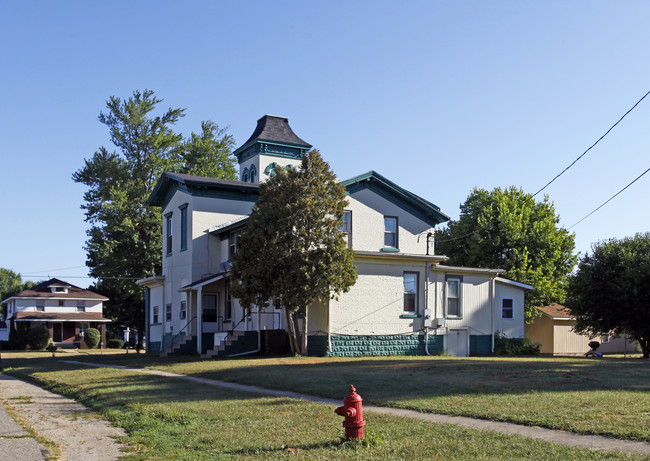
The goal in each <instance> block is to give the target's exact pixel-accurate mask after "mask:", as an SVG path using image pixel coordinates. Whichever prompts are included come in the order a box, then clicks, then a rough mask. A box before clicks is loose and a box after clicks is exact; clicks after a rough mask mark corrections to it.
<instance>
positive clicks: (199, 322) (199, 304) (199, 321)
mask: <svg viewBox="0 0 650 461" xmlns="http://www.w3.org/2000/svg"><path fill="white" fill-rule="evenodd" d="M196 298H197V299H196V326H197V328H198V330H199V331H198V332H197V333H196V352H198V354H199V355H201V350H202V347H201V346H202V339H203V338H202V336H203V287H199V291H197V292H196Z"/></svg>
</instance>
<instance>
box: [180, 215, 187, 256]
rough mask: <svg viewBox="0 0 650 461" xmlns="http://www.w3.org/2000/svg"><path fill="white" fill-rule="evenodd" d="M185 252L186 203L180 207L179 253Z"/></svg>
mask: <svg viewBox="0 0 650 461" xmlns="http://www.w3.org/2000/svg"><path fill="white" fill-rule="evenodd" d="M183 250H187V203H186V204H185V205H183V206H181V251H183Z"/></svg>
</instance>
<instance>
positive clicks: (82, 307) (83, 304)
mask: <svg viewBox="0 0 650 461" xmlns="http://www.w3.org/2000/svg"><path fill="white" fill-rule="evenodd" d="M77 312H86V301H77Z"/></svg>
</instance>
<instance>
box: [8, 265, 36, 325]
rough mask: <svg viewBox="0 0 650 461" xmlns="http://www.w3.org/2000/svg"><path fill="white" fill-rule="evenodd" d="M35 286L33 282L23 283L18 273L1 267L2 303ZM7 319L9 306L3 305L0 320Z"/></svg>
mask: <svg viewBox="0 0 650 461" xmlns="http://www.w3.org/2000/svg"><path fill="white" fill-rule="evenodd" d="M33 286H34V283H33V282H29V281H28V282H25V283H23V279H22V277H21V276H20V274H19V273H18V272H14V271H12V270H11V269H5V268H4V267H0V301H4V300H5V299H7V298H10V297H12V296H13V295H15V294H16V293H20V292H21V291H23V290H27V289H28V288H31V287H33ZM6 317H7V306H6V304H2V306H0V319H1V318H6Z"/></svg>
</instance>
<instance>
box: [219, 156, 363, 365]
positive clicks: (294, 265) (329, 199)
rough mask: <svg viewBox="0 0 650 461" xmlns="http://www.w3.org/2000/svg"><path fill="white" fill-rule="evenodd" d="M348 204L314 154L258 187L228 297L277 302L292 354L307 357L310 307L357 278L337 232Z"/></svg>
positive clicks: (249, 302)
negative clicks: (287, 333)
mask: <svg viewBox="0 0 650 461" xmlns="http://www.w3.org/2000/svg"><path fill="white" fill-rule="evenodd" d="M346 203H347V201H346V199H345V188H344V187H343V186H342V185H340V184H339V183H338V181H337V180H336V177H335V176H334V173H332V171H331V169H330V168H329V165H328V164H327V163H326V162H325V161H324V160H323V159H322V158H321V156H320V154H319V153H318V151H316V150H312V151H310V152H309V153H308V154H307V155H305V156H304V157H303V159H302V165H301V167H300V169H295V170H294V169H284V168H277V169H276V174H275V175H274V176H272V177H271V178H270V179H269V180H268V181H266V182H264V183H262V184H260V198H259V200H258V201H257V202H256V203H255V205H254V206H253V210H252V212H251V215H250V218H249V220H248V225H247V229H246V230H245V231H244V233H243V234H242V236H241V237H240V238H239V240H238V243H237V253H236V255H235V257H234V259H233V261H232V269H231V271H232V272H231V274H232V279H233V283H232V294H233V295H234V296H235V297H237V298H239V300H240V303H241V305H242V306H243V307H244V308H246V309H248V308H250V307H251V306H252V305H254V304H256V305H261V304H262V303H263V302H264V301H265V300H275V299H276V298H279V299H281V302H282V306H283V307H284V308H285V312H286V318H287V325H288V328H289V338H290V344H291V349H292V352H294V353H299V354H302V355H306V354H307V332H308V325H309V321H308V318H309V306H310V305H311V304H312V303H314V302H317V301H320V302H324V303H326V302H327V301H328V299H330V297H332V298H336V297H337V296H338V295H339V294H340V293H342V292H346V291H348V290H349V288H350V287H351V286H352V285H353V284H354V283H355V281H356V278H357V273H356V267H355V265H354V255H353V252H352V249H350V248H348V246H347V244H346V242H345V241H344V239H343V235H342V233H341V232H340V231H339V226H340V224H341V220H342V218H343V213H344V209H345V206H346ZM301 318H302V325H301V327H300V326H299V321H300V319H301Z"/></svg>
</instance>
